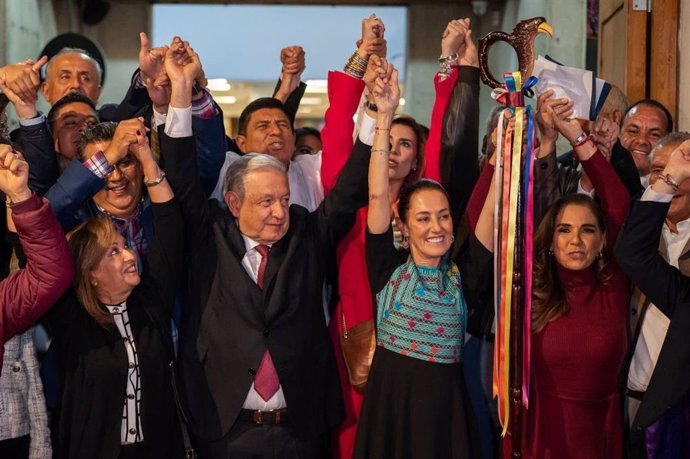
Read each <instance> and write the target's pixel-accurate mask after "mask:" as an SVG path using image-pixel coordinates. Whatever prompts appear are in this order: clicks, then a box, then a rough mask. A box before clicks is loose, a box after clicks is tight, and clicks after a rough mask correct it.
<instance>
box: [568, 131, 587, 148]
mask: <svg viewBox="0 0 690 459" xmlns="http://www.w3.org/2000/svg"><path fill="white" fill-rule="evenodd" d="M586 138H587V134H585V133H584V131H583V132H582V134H580V135H579V136H577V138H576V139H575V140H573V141H572V142H570V145H572V146H575V145H578V144H580V143H582V142H583V141H584V140H585V139H586Z"/></svg>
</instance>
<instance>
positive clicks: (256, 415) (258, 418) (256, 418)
mask: <svg viewBox="0 0 690 459" xmlns="http://www.w3.org/2000/svg"><path fill="white" fill-rule="evenodd" d="M261 414H262V413H261V410H256V411H254V424H259V425H261V424H263V423H264V420H263V419H262V418H261Z"/></svg>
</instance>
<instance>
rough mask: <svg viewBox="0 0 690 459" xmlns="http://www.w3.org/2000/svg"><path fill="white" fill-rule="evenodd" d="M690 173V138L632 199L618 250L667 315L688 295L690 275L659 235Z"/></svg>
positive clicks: (633, 276) (627, 269)
mask: <svg viewBox="0 0 690 459" xmlns="http://www.w3.org/2000/svg"><path fill="white" fill-rule="evenodd" d="M689 177H690V141H685V142H683V143H682V144H681V145H680V146H679V147H678V148H676V150H674V151H673V153H672V154H671V156H670V157H669V161H668V164H667V165H666V167H665V168H664V170H663V172H662V173H661V174H660V176H659V178H658V179H657V180H656V182H654V184H653V185H652V186H651V187H649V188H647V190H646V191H645V193H644V194H643V195H642V198H641V199H640V200H636V201H634V202H633V205H632V208H631V210H630V216H629V217H628V220H627V222H626V224H625V226H624V227H623V229H622V230H621V233H620V236H619V238H618V243H617V244H616V250H615V255H616V258H617V260H618V264H619V265H620V266H621V268H623V271H625V273H626V274H627V275H628V277H629V278H630V280H631V281H632V282H633V283H634V284H635V285H636V286H638V287H639V288H640V290H642V292H643V293H644V294H645V295H646V296H647V297H648V298H649V299H650V300H651V301H652V303H654V305H655V306H657V307H658V308H659V309H660V310H661V311H662V312H663V313H664V314H665V315H666V316H668V317H672V314H673V310H674V308H675V307H676V304H677V303H678V300H679V298H687V297H688V294H689V293H690V279H689V278H688V277H687V276H685V275H683V274H681V273H680V271H678V269H676V268H674V267H672V266H671V265H669V264H668V262H667V261H666V260H664V259H663V258H662V256H661V254H659V248H658V247H659V239H660V238H661V231H662V228H663V225H664V220H665V219H666V214H667V213H668V209H669V206H670V202H671V200H672V199H673V195H674V194H675V193H676V191H677V189H678V187H679V186H687V181H688V178H689ZM684 182H686V183H684Z"/></svg>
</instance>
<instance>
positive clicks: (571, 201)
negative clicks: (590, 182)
mask: <svg viewBox="0 0 690 459" xmlns="http://www.w3.org/2000/svg"><path fill="white" fill-rule="evenodd" d="M570 205H575V206H582V207H586V208H587V209H589V211H590V212H592V214H593V215H594V218H595V219H596V221H597V226H598V227H599V230H600V231H601V232H602V234H604V233H605V232H606V218H605V216H604V213H603V211H602V210H601V207H600V206H599V204H597V203H596V202H595V201H594V200H593V199H592V198H590V197H589V196H586V195H583V194H570V195H567V196H564V197H562V198H561V199H559V200H558V201H556V202H555V203H554V204H553V205H552V206H551V207H550V208H549V210H548V211H547V212H546V215H544V218H543V219H542V221H541V223H540V224H539V227H538V228H537V231H536V232H535V234H534V257H533V260H534V265H533V266H534V268H533V282H532V333H538V332H540V331H541V330H543V329H544V327H546V325H547V324H548V323H549V322H551V321H553V320H555V319H557V318H559V317H561V316H562V315H563V314H565V313H566V312H567V311H568V297H567V295H566V290H565V287H564V286H563V284H562V283H561V280H560V278H559V276H558V269H557V268H558V262H557V261H556V259H555V257H554V256H553V252H551V244H552V243H553V235H554V233H555V231H556V217H557V216H558V214H559V213H560V212H561V210H563V209H565V207H566V206H570ZM607 264H608V258H607V256H606V251H605V250H602V251H601V256H598V257H597V258H596V260H595V261H594V263H593V264H592V266H591V267H589V268H587V269H592V270H593V271H594V276H595V279H596V283H597V285H604V284H605V283H606V282H607V281H608V280H609V278H610V276H609V275H608V273H607V272H606V265H607Z"/></svg>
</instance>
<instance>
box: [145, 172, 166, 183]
mask: <svg viewBox="0 0 690 459" xmlns="http://www.w3.org/2000/svg"><path fill="white" fill-rule="evenodd" d="M164 178H165V172H163V171H161V175H159V176H158V177H156V178H155V179H153V180H148V179H147V178H146V177H144V185H146V186H147V187H152V186H156V185H158V184H159V183H161V182H162V181H163V179H164Z"/></svg>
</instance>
